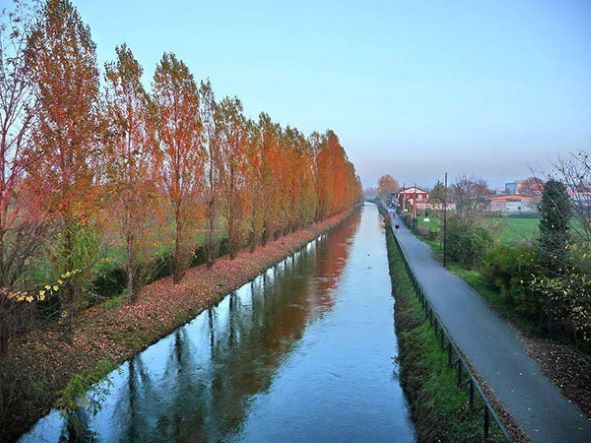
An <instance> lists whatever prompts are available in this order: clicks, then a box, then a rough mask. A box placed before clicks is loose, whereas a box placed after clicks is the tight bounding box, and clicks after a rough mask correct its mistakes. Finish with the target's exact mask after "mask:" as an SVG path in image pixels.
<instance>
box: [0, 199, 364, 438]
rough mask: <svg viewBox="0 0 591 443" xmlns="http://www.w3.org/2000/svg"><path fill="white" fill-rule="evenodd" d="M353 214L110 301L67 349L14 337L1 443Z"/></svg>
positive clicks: (86, 318)
mask: <svg viewBox="0 0 591 443" xmlns="http://www.w3.org/2000/svg"><path fill="white" fill-rule="evenodd" d="M355 208H356V207H354V208H352V209H350V210H346V211H344V212H341V213H340V214H338V215H335V216H333V217H330V218H328V219H326V220H324V221H322V222H319V223H316V224H313V225H310V226H308V227H306V228H303V229H300V230H298V231H296V232H293V233H291V234H288V235H286V236H284V237H281V238H279V239H277V240H275V241H271V242H268V243H267V244H266V245H265V246H262V247H259V248H257V249H256V251H255V252H249V251H241V252H239V253H238V254H237V255H236V257H235V258H234V259H230V258H229V257H228V256H226V257H223V258H220V259H218V260H217V261H216V262H215V263H214V264H213V266H211V267H208V266H207V265H200V266H196V267H193V268H190V269H189V270H187V272H186V275H185V276H184V278H183V280H182V281H181V282H180V283H177V284H173V277H172V276H169V277H165V278H162V279H160V280H157V281H155V282H153V283H151V284H149V285H146V286H144V287H143V288H142V289H141V290H140V291H139V294H138V300H137V302H136V303H135V304H132V305H127V304H121V305H118V304H113V303H110V300H107V301H106V302H104V303H101V304H99V305H96V306H93V307H91V308H88V309H87V310H86V311H84V312H82V313H80V315H79V316H78V317H77V319H76V322H75V323H74V325H73V328H72V339H71V343H70V344H69V343H67V342H65V341H63V340H61V332H60V330H59V325H58V324H51V325H49V326H47V327H45V328H42V329H38V330H34V331H31V332H29V333H27V334H24V335H23V336H19V337H16V338H15V339H14V340H13V341H12V342H11V344H10V352H9V355H8V358H7V359H6V361H5V362H4V363H5V364H4V366H3V368H2V372H4V373H0V381H6V380H11V382H12V389H11V390H10V392H4V393H3V395H5V396H6V397H8V398H5V399H4V400H11V401H10V402H7V403H6V402H5V404H6V406H5V408H4V409H3V410H2V411H0V414H1V415H0V429H2V430H3V435H2V436H0V441H13V440H15V439H16V438H18V437H19V436H20V435H21V434H22V433H24V432H26V431H27V429H29V428H30V427H31V426H32V425H33V424H34V423H35V422H36V421H37V420H38V419H39V418H41V417H42V416H43V415H44V414H46V413H47V412H48V411H49V410H50V409H51V408H52V407H55V406H56V404H57V405H61V406H62V407H65V408H66V409H67V408H68V403H69V404H70V405H71V406H73V405H72V403H71V402H72V401H73V399H74V398H75V397H76V396H77V395H83V393H84V392H85V391H86V390H87V388H88V387H90V385H91V384H92V383H94V382H96V381H98V380H100V379H101V378H103V377H104V376H105V375H106V374H107V373H108V372H110V371H111V370H112V369H114V368H115V367H117V366H118V365H120V364H121V363H123V362H124V361H126V360H127V359H129V358H130V357H132V356H133V355H135V354H137V353H138V352H141V351H142V350H143V349H145V348H147V347H148V346H149V345H151V344H153V343H155V342H156V341H158V340H159V339H161V338H162V337H164V336H166V335H168V334H169V333H171V332H172V331H174V330H175V329H177V328H178V327H180V326H182V325H183V324H185V323H187V322H188V321H190V320H191V319H193V318H194V317H195V316H196V315H198V314H199V313H200V312H202V311H203V310H205V309H207V308H208V307H210V306H212V305H215V304H216V303H218V302H219V301H220V300H222V299H223V298H224V297H225V296H226V295H227V294H228V293H230V292H231V291H232V290H234V289H236V288H237V287H240V286H241V285H243V284H245V283H247V282H248V281H250V280H252V279H253V278H254V277H256V276H257V275H258V274H260V273H261V272H263V271H264V270H266V269H267V268H269V267H270V266H272V265H274V264H275V263H277V262H279V261H281V260H282V259H283V258H285V257H287V256H288V255H290V254H291V253H293V252H294V251H296V250H297V249H299V248H301V247H302V246H303V245H305V244H307V243H308V242H310V241H312V240H314V239H315V238H316V237H318V236H319V235H321V234H322V233H323V232H326V231H328V230H330V229H332V228H333V227H335V226H336V225H338V224H339V223H341V222H342V221H343V220H345V219H346V218H347V217H348V216H349V215H350V214H351V213H352V212H353V211H354V210H356V209H355Z"/></svg>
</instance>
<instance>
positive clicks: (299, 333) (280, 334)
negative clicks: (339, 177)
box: [21, 206, 412, 442]
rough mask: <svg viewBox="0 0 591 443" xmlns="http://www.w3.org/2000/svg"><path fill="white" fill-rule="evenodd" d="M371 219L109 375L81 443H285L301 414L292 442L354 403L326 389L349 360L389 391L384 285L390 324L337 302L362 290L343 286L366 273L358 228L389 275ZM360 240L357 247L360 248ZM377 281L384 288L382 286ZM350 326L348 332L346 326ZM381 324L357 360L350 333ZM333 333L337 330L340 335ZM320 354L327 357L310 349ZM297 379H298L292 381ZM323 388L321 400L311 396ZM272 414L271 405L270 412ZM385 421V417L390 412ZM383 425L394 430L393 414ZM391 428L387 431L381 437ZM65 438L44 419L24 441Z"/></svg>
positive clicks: (62, 429)
mask: <svg viewBox="0 0 591 443" xmlns="http://www.w3.org/2000/svg"><path fill="white" fill-rule="evenodd" d="M374 212H375V209H374V208H373V206H370V207H368V208H366V209H365V212H364V215H363V217H362V219H363V222H362V223H361V226H362V228H363V227H365V228H364V229H362V232H361V233H359V232H358V228H359V223H360V216H359V214H357V215H355V216H353V217H352V218H351V219H350V220H348V221H347V222H345V223H343V224H342V225H340V226H338V227H337V228H335V229H334V230H333V231H331V233H330V234H328V235H324V236H323V237H322V239H319V240H318V241H313V242H311V243H309V244H308V245H307V246H305V247H304V248H303V249H301V250H300V251H298V252H297V253H295V254H293V255H292V256H289V257H287V258H286V259H285V260H283V261H282V262H280V263H278V264H277V265H275V266H273V267H271V268H269V269H268V270H267V271H266V272H264V273H263V274H261V275H259V276H258V277H256V278H255V279H254V280H253V281H251V282H249V283H247V284H245V285H243V286H242V287H240V288H239V289H237V290H236V291H234V292H233V293H232V294H230V295H228V296H227V297H225V298H224V299H223V300H222V301H221V302H220V303H219V304H218V305H217V306H215V307H213V308H210V309H208V310H206V311H204V312H203V313H201V314H200V315H198V316H197V317H196V318H195V319H194V320H192V321H191V322H189V323H188V324H187V325H185V326H183V327H182V328H179V329H178V330H177V331H175V332H173V333H172V334H170V335H168V336H167V337H165V338H163V339H162V340H160V341H158V342H157V343H155V344H154V345H152V346H150V347H149V348H147V349H146V350H145V351H143V352H142V353H140V354H138V355H137V356H135V357H134V358H133V359H131V360H130V361H128V362H126V363H124V364H123V365H122V366H121V367H120V368H119V370H118V371H114V372H113V373H111V375H110V380H111V382H112V386H111V387H110V388H109V394H108V395H107V396H106V397H103V398H100V397H96V396H94V398H95V399H96V400H97V401H98V402H99V403H100V405H101V409H100V410H99V411H98V412H97V413H96V415H94V416H93V415H92V414H91V413H90V412H89V411H87V410H86V408H81V409H80V410H79V412H78V414H77V418H78V420H79V422H80V424H81V428H82V429H83V430H84V431H85V432H86V434H85V435H86V436H85V439H86V440H96V441H134V440H136V441H137V440H142V441H174V440H176V441H216V440H220V439H230V438H231V439H234V438H237V439H239V440H241V439H245V440H249V439H251V440H252V439H255V440H259V437H260V438H262V439H265V438H267V437H269V435H271V436H272V437H274V438H279V437H285V435H283V436H282V435H281V433H282V432H291V431H289V427H286V428H285V429H284V425H281V420H282V419H285V420H289V419H290V418H293V417H299V420H300V421H301V423H300V424H296V425H294V426H293V429H292V431H293V432H294V433H293V434H289V435H291V438H294V439H296V440H301V439H305V438H306V437H307V432H309V430H308V429H307V428H306V426H307V425H306V423H308V425H309V424H310V423H315V422H314V420H312V421H311V422H310V421H309V420H310V417H309V416H310V415H319V416H322V415H323V412H326V411H324V409H323V408H326V402H327V401H328V400H329V399H330V398H332V397H334V398H336V399H338V398H339V397H342V398H344V399H347V398H348V396H351V395H356V396H357V397H359V391H357V394H355V393H354V392H351V391H350V388H349V387H345V386H340V385H338V384H337V385H334V386H333V383H334V380H339V378H340V377H346V374H347V373H348V371H349V370H350V369H351V368H349V369H347V366H349V367H352V366H351V365H352V364H353V363H354V362H355V361H357V359H359V361H362V360H367V361H366V364H367V365H370V366H371V367H372V368H373V367H374V366H375V367H376V368H379V369H380V370H381V371H382V372H384V371H385V372H386V377H385V379H384V380H382V381H381V382H380V383H385V385H384V386H382V385H380V390H383V389H384V387H386V388H388V389H389V388H390V387H392V385H393V384H394V382H393V381H392V379H391V372H392V367H391V356H392V346H395V345H394V344H392V343H394V342H395V338H394V336H393V326H392V318H391V305H392V300H391V299H390V298H389V293H390V290H389V287H384V288H382V289H381V290H383V292H384V294H385V298H384V299H383V300H381V301H380V303H382V304H383V303H384V301H385V304H384V306H378V307H377V309H378V310H381V311H384V307H385V308H386V315H387V314H388V310H390V317H389V318H386V319H385V321H384V322H383V323H384V324H381V323H380V322H377V326H376V325H373V323H376V322H372V325H370V326H369V327H368V325H366V324H364V321H367V319H365V320H364V319H359V318H357V317H359V315H360V313H361V314H363V315H366V314H367V315H370V316H371V315H374V314H373V313H372V312H373V311H372V310H374V309H376V306H375V304H374V303H373V302H372V304H370V305H368V306H365V305H363V304H361V305H358V306H355V305H351V306H347V304H346V303H345V301H346V299H347V297H349V296H350V294H351V290H352V289H353V292H359V293H363V289H364V288H366V287H367V285H364V284H363V281H355V282H354V284H355V287H354V288H350V287H349V284H348V283H347V282H346V281H345V280H350V279H351V276H354V275H356V273H359V272H358V271H359V270H360V269H362V268H363V267H364V266H365V265H366V263H365V262H366V261H367V255H368V254H367V252H366V250H365V249H366V248H367V245H364V243H366V242H367V240H368V239H367V238H365V237H367V233H365V231H368V230H369V232H371V231H372V230H373V231H376V232H377V233H378V236H377V238H378V239H379V241H380V242H381V249H380V251H381V253H382V256H381V257H378V260H379V261H380V266H381V270H382V272H383V273H385V274H384V275H385V276H386V277H387V275H388V274H387V267H386V261H385V257H384V256H383V249H385V248H384V246H383V233H381V231H380V230H379V229H376V217H375V214H374ZM364 233H365V234H364ZM374 234H375V233H374ZM359 236H363V237H364V238H362V239H357V237H359ZM374 237H375V235H374ZM356 239H357V240H356ZM374 240H375V238H372V241H374ZM351 251H352V252H351ZM350 253H351V254H352V256H351V257H349V255H350ZM384 281H385V280H383V279H382V284H383V282H384ZM347 294H349V295H347ZM351 319H353V320H354V322H353V324H349V323H348V322H349V321H350V320H351ZM370 320H371V318H370ZM357 323H358V324H357ZM339 325H340V326H339ZM344 325H346V328H345V326H344ZM384 325H385V327H386V338H385V340H386V342H385V343H386V344H385V345H384V348H385V349H382V350H380V349H376V348H372V349H371V352H372V355H370V356H368V355H364V351H363V350H364V349H365V347H364V346H365V344H369V343H371V341H372V339H371V337H368V336H367V335H363V334H361V337H363V338H362V341H359V338H357V339H356V338H355V337H356V336H357V335H358V331H356V328H355V327H356V326H362V327H363V328H365V329H370V330H373V329H371V328H375V331H374V332H375V333H376V334H377V335H378V336H379V335H383V331H382V329H383V328H384ZM380 328H381V329H380ZM334 331H338V332H337V335H335V332H334ZM356 340H358V341H359V344H360V345H362V346H360V347H359V348H358V349H357V351H359V352H361V354H360V355H358V356H357V357H355V358H354V359H353V360H350V358H351V356H352V355H351V354H352V353H354V352H355V350H354V349H349V343H350V342H355V341H356ZM388 341H389V342H390V344H391V345H390V346H388ZM319 346H320V347H323V346H328V348H322V349H318V347H319ZM384 352H385V355H384ZM376 353H377V355H380V354H382V357H383V358H382V360H381V361H380V363H377V362H376V361H374V360H375V357H374V354H376ZM313 356H315V357H313ZM310 359H312V360H310ZM308 360H310V361H308ZM384 362H385V363H384ZM339 364H340V365H342V366H341V367H339ZM384 364H385V365H386V366H385V367H384ZM372 365H373V366H372ZM327 371H328V372H327ZM339 372H340V373H341V375H339ZM370 372H371V368H370ZM327 373H328V374H329V379H328V380H327V379H326V375H327ZM298 374H299V375H298ZM330 374H334V375H330ZM304 375H305V377H306V379H301V378H298V377H299V376H304ZM333 378H334V380H333ZM374 378H376V377H374ZM377 378H378V379H379V377H377ZM350 383H352V384H353V385H354V384H355V383H357V384H361V385H362V384H363V380H360V379H356V380H350ZM373 384H376V383H373V382H370V385H371V386H369V387H368V391H371V389H370V388H371V387H373ZM378 384H379V383H378ZM104 385H105V383H103V384H102V385H101V386H104ZM393 388H395V389H393V390H392V391H393V392H395V393H396V396H397V397H396V398H395V399H392V398H391V399H390V400H391V401H390V400H389V402H387V405H388V406H389V407H392V408H396V409H398V410H400V411H401V412H399V414H398V415H400V416H401V417H403V418H404V420H407V418H406V416H407V412H406V406H405V405H404V400H403V398H402V397H401V393H400V388H399V387H398V386H397V385H396V386H394V387H393ZM324 390H326V395H327V396H330V397H326V398H325V399H323V398H322V395H320V397H318V393H319V392H323V391H324ZM308 391H309V394H308ZM313 394H316V395H317V397H313V398H310V399H308V403H309V404H308V405H305V404H301V403H298V401H299V402H302V401H303V400H304V399H305V398H307V395H313ZM92 397H93V396H92V395H91V398H92ZM361 397H362V398H356V399H354V400H355V402H351V406H350V407H349V408H348V409H349V411H338V410H337V411H332V412H331V414H333V415H334V417H333V418H339V417H340V418H342V419H348V414H349V413H350V412H351V408H355V407H356V406H354V404H353V403H358V404H362V403H363V402H366V404H365V406H364V407H366V408H368V410H372V409H373V406H372V404H373V397H374V396H372V397H371V398H363V396H361ZM351 400H353V399H351ZM292 402H293V403H294V404H292ZM269 405H273V408H272V409H271V410H269V408H268V406H269ZM294 407H295V409H294ZM298 408H302V410H299V409H298ZM263 411H265V412H263ZM313 411H317V413H316V414H314V413H313ZM261 414H263V415H262V416H261ZM339 414H340V415H339ZM383 414H384V411H382V415H383ZM387 415H388V417H390V416H391V415H392V411H389V412H388V413H387ZM275 416H276V417H277V420H275V419H274V417H275ZM269 420H270V421H271V422H269ZM380 420H381V421H383V418H380ZM380 420H378V421H380ZM400 420H402V419H400ZM404 420H402V421H403V422H404V423H403V425H404V426H406V428H407V429H406V431H405V434H404V435H406V436H408V435H412V434H411V431H409V430H408V429H410V427H409V425H408V423H407V422H406V421H404ZM357 421H358V425H359V426H360V427H361V428H364V426H370V427H372V428H375V429H381V428H380V423H376V422H372V421H371V420H370V421H369V422H368V423H366V424H364V423H363V421H362V420H357ZM290 423H292V424H293V421H290ZM386 423H387V424H388V426H390V425H391V424H392V419H391V417H390V418H388V419H387V420H386ZM314 426H320V428H322V426H323V425H322V423H316V424H315V425H314ZM326 426H328V428H327V430H328V431H331V429H332V431H331V432H335V430H334V425H331V424H330V423H326V424H324V427H326ZM388 426H386V427H385V428H384V429H386V428H387V429H390V428H389V427H388ZM261 427H264V428H265V429H266V430H267V431H268V432H271V434H269V435H267V434H265V432H267V431H265V432H263V431H261ZM345 428H346V426H345ZM345 428H344V429H345ZM67 430H68V426H67V424H66V421H65V420H64V419H62V418H61V417H60V415H59V414H58V413H57V412H55V411H52V412H51V413H50V414H49V415H48V416H46V417H45V418H44V419H42V420H40V421H39V422H38V423H37V425H36V426H35V428H34V429H33V430H32V432H31V433H29V434H28V435H26V436H25V437H24V438H22V440H21V441H23V442H31V441H48V442H56V441H59V440H60V436H62V437H65V436H66V435H67V432H68V431H67ZM272 432H279V434H272ZM348 432H349V431H348ZM409 432H410V433H409ZM286 435H287V434H286ZM319 435H320V434H319ZM407 440H408V439H407Z"/></svg>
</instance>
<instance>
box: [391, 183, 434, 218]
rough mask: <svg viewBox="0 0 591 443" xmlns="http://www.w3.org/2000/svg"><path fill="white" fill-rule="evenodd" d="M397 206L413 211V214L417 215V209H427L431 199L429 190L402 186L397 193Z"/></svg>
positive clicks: (403, 209)
mask: <svg viewBox="0 0 591 443" xmlns="http://www.w3.org/2000/svg"><path fill="white" fill-rule="evenodd" d="M396 201H397V206H398V208H400V210H401V211H411V213H412V216H413V217H416V215H417V211H424V210H425V209H427V202H428V201H429V192H427V191H425V190H423V189H421V188H419V187H417V186H410V187H408V188H401V189H400V190H399V191H398V194H396Z"/></svg>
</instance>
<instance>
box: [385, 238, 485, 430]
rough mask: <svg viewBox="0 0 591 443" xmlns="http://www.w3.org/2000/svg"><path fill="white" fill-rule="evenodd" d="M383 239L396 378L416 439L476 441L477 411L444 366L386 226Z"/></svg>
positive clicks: (444, 360) (445, 365)
mask: <svg viewBox="0 0 591 443" xmlns="http://www.w3.org/2000/svg"><path fill="white" fill-rule="evenodd" d="M386 245H387V250H388V265H389V268H390V276H391V279H392V293H393V296H394V298H395V303H396V304H395V309H394V317H395V324H396V335H397V336H398V349H399V351H398V357H397V361H398V364H399V366H400V371H399V372H400V380H401V384H402V387H403V389H404V391H405V393H406V396H407V398H408V401H409V403H410V408H411V412H412V417H413V421H414V422H415V426H416V429H417V440H418V441H444V442H445V441H453V442H473V441H479V439H481V425H480V421H479V417H478V415H477V414H475V413H474V412H473V411H470V409H469V408H468V395H467V394H466V393H465V392H464V391H462V390H461V389H459V388H458V387H457V386H456V378H455V377H456V375H455V371H453V370H452V369H450V368H449V367H448V366H447V357H446V355H445V354H444V353H443V352H441V350H440V348H439V344H438V342H437V338H436V337H435V335H434V334H433V331H432V330H431V325H430V324H429V322H428V321H427V320H426V319H425V315H424V313H423V310H422V307H421V304H420V302H419V300H418V298H417V296H416V294H415V293H414V290H413V287H412V284H411V281H410V278H409V276H408V274H407V271H406V269H405V268H404V264H403V262H402V257H401V256H400V252H399V251H398V249H397V247H396V243H395V240H394V238H393V234H392V232H391V230H390V229H389V228H388V227H386Z"/></svg>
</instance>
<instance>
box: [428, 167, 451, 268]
mask: <svg viewBox="0 0 591 443" xmlns="http://www.w3.org/2000/svg"><path fill="white" fill-rule="evenodd" d="M431 200H439V201H441V202H442V203H443V267H444V268H447V172H446V173H445V185H444V197H443V198H441V197H431V198H430V199H429V202H430V201H431Z"/></svg>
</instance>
